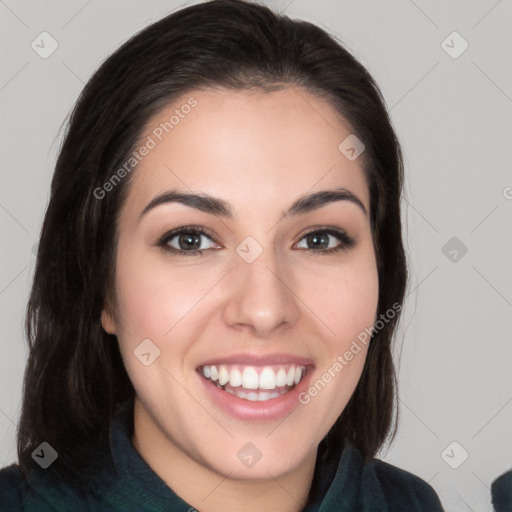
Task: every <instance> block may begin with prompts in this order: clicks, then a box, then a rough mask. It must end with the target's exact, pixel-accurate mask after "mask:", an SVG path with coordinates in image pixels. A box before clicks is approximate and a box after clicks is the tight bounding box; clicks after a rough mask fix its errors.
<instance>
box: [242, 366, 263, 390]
mask: <svg viewBox="0 0 512 512" xmlns="http://www.w3.org/2000/svg"><path fill="white" fill-rule="evenodd" d="M259 384H260V382H259V377H258V372H257V371H256V370H255V369H254V368H252V367H251V366H247V367H246V368H245V369H244V372H243V373H242V387H244V388H245V389H258V386H259Z"/></svg>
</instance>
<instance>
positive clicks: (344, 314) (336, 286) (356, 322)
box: [300, 251, 379, 354]
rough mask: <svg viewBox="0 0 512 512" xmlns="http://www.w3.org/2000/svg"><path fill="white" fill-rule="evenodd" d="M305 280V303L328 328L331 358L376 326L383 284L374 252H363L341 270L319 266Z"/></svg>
mask: <svg viewBox="0 0 512 512" xmlns="http://www.w3.org/2000/svg"><path fill="white" fill-rule="evenodd" d="M301 279H302V280H303V283H302V285H301V287H300V288H301V290H302V291H303V292H302V293H303V296H304V298H305V302H307V304H308V305H310V307H311V309H312V310H313V311H314V313H315V314H316V316H317V318H318V320H319V322H321V323H322V324H323V325H324V326H325V330H324V332H326V336H325V340H326V343H327V345H328V346H329V348H330V352H331V354H332V352H333V350H334V351H336V352H337V353H338V352H340V351H344V350H345V347H346V346H349V345H350V343H351V341H352V340H353V339H355V338H356V337H357V336H358V335H359V334H360V333H361V332H364V330H365V329H367V328H370V327H371V326H372V325H373V323H374V321H375V317H376V314H377V305H378V297H379V280H378V272H377V265H376V261H375V257H374V255H373V253H372V252H363V251H361V252H359V253H358V254H357V255H355V256H354V258H351V260H350V261H347V262H346V263H343V264H341V265H338V266H337V267H335V266H329V267H327V266H324V267H322V266H318V268H317V269H316V270H315V271H311V272H309V273H308V275H307V276H306V275H304V274H303V275H302V278H301ZM306 297H307V299H306Z"/></svg>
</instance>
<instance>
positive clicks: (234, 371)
mask: <svg viewBox="0 0 512 512" xmlns="http://www.w3.org/2000/svg"><path fill="white" fill-rule="evenodd" d="M286 368H288V371H287V370H286V369H285V368H283V367H281V368H279V369H278V370H277V371H276V369H274V368H273V367H271V366H265V367H264V368H261V367H254V366H245V367H242V366H241V365H236V366H235V365H233V366H230V365H226V364H221V365H212V366H208V365H206V366H203V367H202V374H203V376H204V377H205V378H206V379H208V380H211V381H212V382H214V383H215V384H217V386H218V387H223V386H226V385H227V384H229V386H230V387H232V388H237V387H240V386H241V387H242V388H243V389H246V390H247V389H251V390H253V389H254V390H255V389H261V390H275V389H276V388H285V387H292V386H294V385H297V384H298V383H299V382H300V381H301V380H302V378H303V377H304V374H305V372H306V367H305V366H295V365H291V366H289V367H288V365H287V366H286ZM251 396H252V395H251ZM258 396H265V395H264V394H262V393H260V394H259V395H258ZM243 398H246V397H243ZM253 398H254V397H253ZM263 399H264V400H266V398H263ZM258 400H260V398H258Z"/></svg>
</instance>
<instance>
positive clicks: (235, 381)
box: [229, 368, 242, 388]
mask: <svg viewBox="0 0 512 512" xmlns="http://www.w3.org/2000/svg"><path fill="white" fill-rule="evenodd" d="M229 385H230V386H232V387H234V388H237V387H238V386H241V385H242V372H241V371H240V370H237V369H236V368H234V369H233V370H231V372H230V376H229Z"/></svg>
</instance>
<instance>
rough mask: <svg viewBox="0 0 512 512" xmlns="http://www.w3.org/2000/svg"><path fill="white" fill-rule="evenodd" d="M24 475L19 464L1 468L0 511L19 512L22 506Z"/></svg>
mask: <svg viewBox="0 0 512 512" xmlns="http://www.w3.org/2000/svg"><path fill="white" fill-rule="evenodd" d="M22 487H23V476H22V474H21V471H20V468H19V466H18V465H17V464H11V465H10V466H7V467H5V468H2V469H0V512H4V511H5V512H7V511H9V512H18V511H22V510H23V506H22Z"/></svg>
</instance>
